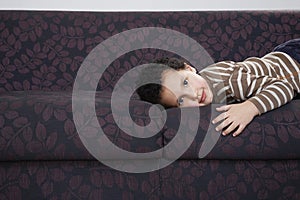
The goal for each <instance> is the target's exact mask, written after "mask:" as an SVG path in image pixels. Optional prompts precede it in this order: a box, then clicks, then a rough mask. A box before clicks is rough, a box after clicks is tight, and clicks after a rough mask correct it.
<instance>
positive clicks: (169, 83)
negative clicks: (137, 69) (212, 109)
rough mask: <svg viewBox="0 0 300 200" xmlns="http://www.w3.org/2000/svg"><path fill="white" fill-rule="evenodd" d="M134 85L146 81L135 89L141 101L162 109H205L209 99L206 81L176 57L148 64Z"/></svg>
mask: <svg viewBox="0 0 300 200" xmlns="http://www.w3.org/2000/svg"><path fill="white" fill-rule="evenodd" d="M157 81H158V83H159V84H158V83H157ZM138 82H139V83H143V82H144V83H146V82H150V83H149V84H144V85H142V86H141V87H139V88H138V89H137V93H138V95H139V96H140V98H141V100H144V101H148V102H150V103H154V104H161V105H163V106H164V107H166V108H169V107H190V106H205V105H208V104H210V103H211V102H212V99H213V94H212V92H211V89H210V87H209V86H208V84H207V82H206V80H205V79H203V78H202V77H201V76H200V75H198V72H197V70H196V69H195V68H194V67H192V66H191V65H189V64H187V63H185V62H184V61H182V60H179V59H177V58H163V59H159V60H156V61H154V62H153V63H152V64H149V66H148V67H147V69H146V70H144V71H143V72H142V73H141V75H140V77H139V81H138ZM151 82H153V83H151ZM154 82H155V83H154Z"/></svg>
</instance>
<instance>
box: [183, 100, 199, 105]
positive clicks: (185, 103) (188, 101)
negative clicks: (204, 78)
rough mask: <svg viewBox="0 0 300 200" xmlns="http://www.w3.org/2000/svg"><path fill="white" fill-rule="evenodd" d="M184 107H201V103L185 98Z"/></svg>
mask: <svg viewBox="0 0 300 200" xmlns="http://www.w3.org/2000/svg"><path fill="white" fill-rule="evenodd" d="M183 107H199V103H198V102H197V101H193V100H191V99H185V102H184V105H183Z"/></svg>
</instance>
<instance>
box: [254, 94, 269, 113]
mask: <svg viewBox="0 0 300 200" xmlns="http://www.w3.org/2000/svg"><path fill="white" fill-rule="evenodd" d="M253 98H254V99H255V100H256V101H258V103H259V104H260V105H261V107H263V109H264V112H267V107H266V106H265V104H264V103H263V102H262V101H261V100H260V99H259V98H258V97H256V96H254V97H253Z"/></svg>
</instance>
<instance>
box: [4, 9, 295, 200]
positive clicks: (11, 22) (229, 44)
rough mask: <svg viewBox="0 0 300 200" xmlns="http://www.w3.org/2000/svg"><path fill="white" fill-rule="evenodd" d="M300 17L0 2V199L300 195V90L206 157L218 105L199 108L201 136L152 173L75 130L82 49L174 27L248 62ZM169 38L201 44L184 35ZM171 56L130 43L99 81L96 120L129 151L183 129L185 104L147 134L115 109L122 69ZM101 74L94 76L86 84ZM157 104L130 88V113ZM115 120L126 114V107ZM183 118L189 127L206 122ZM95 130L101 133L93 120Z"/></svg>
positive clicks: (140, 115)
mask: <svg viewBox="0 0 300 200" xmlns="http://www.w3.org/2000/svg"><path fill="white" fill-rule="evenodd" d="M299 19H300V12H298V11H201V12H196V11H194V12H63V11H56V12H51V11H0V161H1V162H0V199H52V200H55V199H110V200H111V199H118V200H119V199H124V200H126V199H153V200H156V199H172V200H173V199H220V200H221V199H300V196H299V188H300V166H299V164H300V163H299V145H300V123H299V122H300V114H299V113H300V102H299V101H300V100H299V99H298V100H294V101H292V102H291V103H289V104H288V105H285V106H282V107H281V108H279V109H277V110H274V111H271V112H268V113H266V114H264V115H262V116H259V117H256V118H255V119H254V121H253V122H252V123H251V124H250V125H249V126H248V127H247V128H246V130H245V131H244V132H243V133H242V134H241V135H240V136H239V137H236V138H233V137H231V136H227V137H223V136H221V137H220V138H219V140H218V141H217V145H216V146H215V147H214V149H213V150H212V151H211V152H210V153H209V154H208V155H207V157H205V159H199V158H198V152H199V150H200V147H201V145H202V140H203V137H204V136H205V134H206V133H207V132H208V127H209V124H210V120H211V115H212V113H211V110H210V108H209V107H207V108H201V110H200V122H199V127H198V131H197V136H196V139H195V140H194V141H193V143H192V145H191V146H190V147H189V149H188V150H187V151H186V152H185V153H184V154H183V155H182V156H181V157H180V159H178V160H176V161H175V162H174V163H172V164H171V165H169V166H167V167H166V168H163V169H161V170H158V171H154V172H150V173H143V174H129V173H124V172H118V171H115V170H113V169H111V168H109V167H106V166H103V165H102V164H101V163H100V162H98V161H96V160H95V159H94V157H93V156H92V155H91V154H90V153H89V152H88V151H87V149H86V148H85V147H84V146H83V144H82V141H81V140H80V139H79V136H78V134H77V132H76V128H75V125H74V120H73V115H72V100H71V92H72V90H73V85H74V81H75V78H76V76H77V72H78V70H79V68H80V66H81V64H82V63H83V61H84V59H85V58H86V57H87V56H88V55H89V53H90V52H91V51H92V50H93V49H94V48H95V47H96V46H97V45H98V44H100V43H101V42H103V41H104V40H106V39H108V38H110V37H111V36H113V35H115V34H118V33H120V32H122V31H125V30H130V29H133V28H139V27H163V28H168V29H172V30H176V31H179V32H181V33H184V34H186V35H188V36H189V37H191V38H193V39H194V40H195V41H197V42H198V43H199V44H201V45H202V46H203V47H204V48H205V50H206V51H207V52H208V53H209V54H210V55H211V57H212V59H213V60H214V61H215V62H217V61H222V60H234V61H241V60H243V59H246V58H247V57H250V56H263V55H265V54H266V53H268V52H270V51H272V50H273V48H274V47H275V46H277V45H279V44H281V43H283V42H285V41H287V40H290V39H293V38H299V37H300V23H299ZM146 34H147V33H143V32H141V33H140V34H139V36H138V37H137V38H135V40H139V41H142V42H144V41H146V39H145V38H147V35H146ZM163 42H164V41H163ZM166 42H171V43H172V42H174V43H176V44H177V45H182V46H183V47H185V48H193V47H189V46H185V45H186V43H185V41H172V39H170V40H167V41H166ZM116 45H119V44H116ZM113 47H114V46H113ZM166 55H167V56H172V55H174V53H172V52H166V51H163V50H159V49H138V50H135V51H131V52H128V53H126V54H125V55H122V56H120V57H119V58H117V59H116V60H115V61H114V62H112V63H111V64H110V65H109V66H108V68H107V69H106V70H105V72H104V73H103V76H102V77H101V79H100V80H99V83H98V87H97V90H98V95H96V98H95V99H96V101H95V103H96V105H95V109H96V113H97V117H98V120H99V124H100V125H101V127H102V128H103V130H104V132H105V133H106V134H107V136H108V137H109V138H110V140H111V141H113V142H114V144H116V145H118V146H119V147H121V148H123V149H125V150H128V151H132V152H151V151H155V150H157V149H160V148H162V147H164V146H166V145H168V144H169V143H170V141H172V139H173V138H174V135H175V134H176V133H177V129H178V125H179V123H180V120H179V118H180V112H181V111H180V110H179V109H176V108H174V109H170V110H168V111H167V112H166V114H167V116H168V117H167V122H166V124H165V125H164V126H163V128H162V130H161V131H160V132H158V133H157V134H156V135H155V136H152V137H150V138H147V139H140V138H133V137H131V136H129V135H128V134H126V133H125V132H123V131H121V130H120V129H119V128H118V127H117V125H116V124H115V120H116V119H113V118H112V114H111V109H110V103H111V99H110V97H111V94H112V91H113V89H114V86H115V84H116V82H117V81H118V80H119V79H120V77H122V75H123V74H124V73H126V72H127V71H128V70H130V69H132V68H133V67H135V66H137V65H141V64H144V63H148V62H150V61H152V60H153V59H155V58H158V57H162V56H166ZM192 59H193V60H192V61H194V62H197V61H198V60H199V58H198V57H193V58H192ZM196 67H198V68H202V67H204V66H203V64H201V63H199V66H196ZM93 81H94V80H92V79H90V78H87V79H86V83H85V84H92V82H93ZM78 100H80V98H79V97H78ZM83 106H84V105H83ZM150 107H151V105H150V104H149V103H146V102H142V101H140V100H138V99H137V96H136V95H135V94H133V96H132V99H131V101H130V106H129V109H130V113H131V118H132V120H133V121H135V122H136V123H137V124H139V125H141V126H144V125H147V124H148V123H149V120H150V119H149V115H148V114H149V108H150ZM120 109H122V105H121V106H120ZM82 111H84V107H82ZM88 115H89V113H84V112H82V115H81V116H80V117H81V119H85V120H86V119H88V118H89V116H88ZM117 120H122V121H123V122H124V123H126V121H127V120H128V118H125V119H123V118H122V116H119V118H118V119H117ZM156 120H159V118H156ZM183 122H185V123H186V130H187V132H189V131H190V129H192V127H193V125H194V124H196V123H198V122H197V121H195V120H188V119H183ZM90 133H91V135H95V130H92V129H91V130H90ZM209 134H210V133H209ZM211 134H212V135H213V134H215V133H213V131H212V132H211ZM183 142H184V141H182V142H181V141H180V142H179V143H177V144H176V145H177V147H178V148H181V145H182V144H184V143H183ZM174 152H175V153H176V151H174ZM112 156H114V155H112ZM164 156H165V157H166V158H169V159H173V156H174V155H173V154H172V152H167V153H166V152H165V153H164ZM125 159H126V158H125Z"/></svg>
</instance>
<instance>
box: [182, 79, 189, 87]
mask: <svg viewBox="0 0 300 200" xmlns="http://www.w3.org/2000/svg"><path fill="white" fill-rule="evenodd" d="M188 84H189V81H188V80H187V79H184V80H183V86H185V87H186V86H188Z"/></svg>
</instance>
